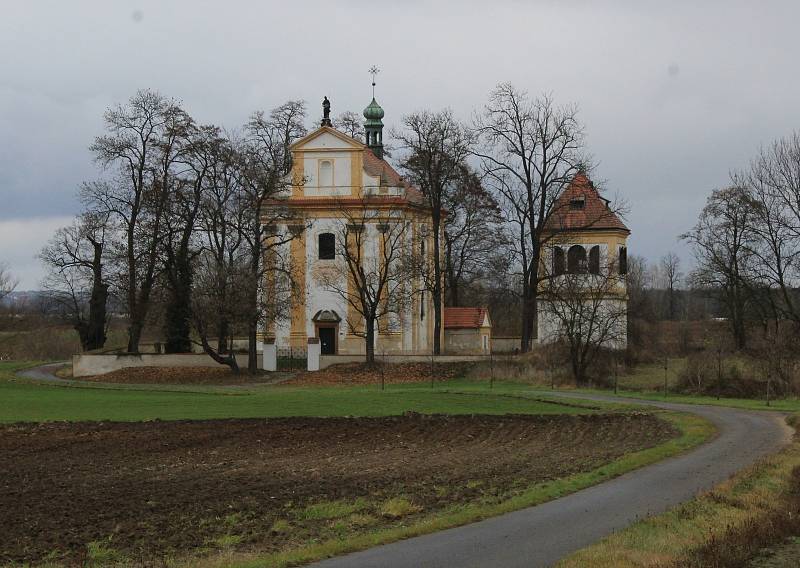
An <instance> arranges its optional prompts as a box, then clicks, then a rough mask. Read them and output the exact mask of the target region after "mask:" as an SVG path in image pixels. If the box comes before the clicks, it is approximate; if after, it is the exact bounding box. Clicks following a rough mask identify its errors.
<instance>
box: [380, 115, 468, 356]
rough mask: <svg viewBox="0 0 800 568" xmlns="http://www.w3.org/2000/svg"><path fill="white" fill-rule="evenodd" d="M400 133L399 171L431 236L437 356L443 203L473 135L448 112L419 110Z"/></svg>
mask: <svg viewBox="0 0 800 568" xmlns="http://www.w3.org/2000/svg"><path fill="white" fill-rule="evenodd" d="M403 126H404V128H403V129H402V130H397V131H394V132H393V135H394V137H395V138H396V139H397V140H398V141H399V143H400V146H401V149H402V150H403V151H405V156H404V158H403V159H402V160H401V161H400V168H401V169H402V171H403V172H405V174H406V175H407V177H408V179H409V181H411V182H412V184H414V185H416V186H417V187H418V188H419V189H420V191H421V192H422V194H423V196H424V197H425V200H426V202H427V205H428V207H430V211H431V229H432V236H433V273H432V278H431V280H432V282H430V293H431V295H432V297H433V307H434V310H433V311H434V324H433V352H434V353H435V354H437V355H438V354H439V353H441V330H442V313H443V312H442V296H443V294H442V291H443V288H442V286H443V280H444V275H443V262H442V260H443V259H442V248H441V247H442V221H443V215H444V212H445V208H446V206H447V203H448V202H449V201H450V200H451V198H452V195H453V193H454V192H455V191H456V188H457V186H458V183H459V181H460V180H461V178H462V174H463V168H464V166H465V164H466V160H467V158H468V156H469V155H470V152H471V151H472V143H473V135H472V134H471V132H470V131H469V129H468V128H466V127H465V126H464V125H463V124H461V123H460V122H458V121H457V120H456V119H455V117H454V116H453V113H452V111H450V110H449V109H447V110H443V111H440V112H437V113H432V112H428V111H422V112H418V113H414V114H410V115H408V116H406V117H404V118H403Z"/></svg>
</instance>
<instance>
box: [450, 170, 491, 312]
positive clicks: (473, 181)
mask: <svg viewBox="0 0 800 568" xmlns="http://www.w3.org/2000/svg"><path fill="white" fill-rule="evenodd" d="M500 221H501V217H500V209H499V207H498V205H497V202H496V201H495V200H494V198H493V197H492V195H490V194H489V193H488V192H487V191H486V189H485V188H484V187H483V185H482V184H481V182H480V179H479V178H478V176H477V175H476V174H475V173H474V172H473V171H471V170H469V169H467V168H464V172H463V175H462V179H461V180H460V181H459V182H458V184H457V185H456V188H455V191H454V192H453V195H452V198H451V199H450V202H449V204H448V205H447V216H446V218H445V223H444V248H445V250H444V267H445V270H444V275H445V280H444V282H445V286H444V288H445V301H446V302H447V305H448V306H460V305H461V291H462V290H463V288H465V287H467V286H469V285H470V284H472V283H473V282H474V281H475V280H477V279H478V278H480V277H482V276H483V275H484V273H485V271H486V270H487V269H488V268H489V266H490V264H491V262H492V261H493V260H494V256H495V254H496V252H497V251H498V250H500V249H502V248H504V245H505V243H504V242H503V238H502V237H503V233H502V231H499V230H498V228H497V225H498V224H499V223H500Z"/></svg>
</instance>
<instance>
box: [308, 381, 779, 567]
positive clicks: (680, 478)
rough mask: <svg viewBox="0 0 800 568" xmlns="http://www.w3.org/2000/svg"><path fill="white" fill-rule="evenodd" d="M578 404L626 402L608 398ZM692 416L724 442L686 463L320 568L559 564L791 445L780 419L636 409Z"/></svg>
mask: <svg viewBox="0 0 800 568" xmlns="http://www.w3.org/2000/svg"><path fill="white" fill-rule="evenodd" d="M574 397H575V398H584V399H596V400H619V401H623V402H631V401H630V399H615V398H614V397H605V396H588V395H582V394H579V395H574ZM637 402H641V403H643V404H652V405H654V406H658V407H660V408H667V409H670V410H680V411H685V412H691V413H693V414H696V415H698V416H701V417H703V418H705V419H707V420H710V421H711V422H713V423H714V424H715V425H716V426H717V428H718V429H719V435H718V436H717V437H715V438H714V439H713V440H711V441H709V442H707V443H705V444H703V445H701V446H700V447H698V448H696V449H694V450H692V451H690V452H688V453H686V454H682V455H680V456H676V457H673V458H670V459H667V460H664V461H662V462H659V463H656V464H652V465H649V466H647V467H644V468H641V469H638V470H636V471H632V472H630V473H627V474H625V475H622V476H620V477H618V478H616V479H612V480H610V481H607V482H605V483H602V484H600V485H596V486H594V487H590V488H588V489H584V490H583V491H579V492H577V493H573V494H572V495H568V496H566V497H562V498H561V499H556V500H554V501H550V502H548V503H544V504H542V505H538V506H536V507H531V508H528V509H522V510H520V511H516V512H513V513H508V514H505V515H502V516H499V517H494V518H491V519H487V520H485V521H481V522H478V523H474V524H471V525H466V526H463V527H457V528H453V529H448V530H445V531H441V532H438V533H433V534H429V535H425V536H420V537H415V538H411V539H408V540H404V541H400V542H395V543H392V544H387V545H383V546H379V547H376V548H371V549H369V550H365V551H363V552H356V553H353V554H349V555H345V556H341V557H338V558H333V559H330V560H325V561H323V562H319V563H317V564H314V565H313V566H315V567H318V568H345V567H346V568H368V567H369V568H395V567H397V568H400V567H403V568H405V567H414V568H439V567H448V568H449V567H458V568H471V567H475V568H478V567H480V568H484V567H493V566H498V567H500V566H502V567H504V568H516V567H519V568H523V567H524V568H531V567H538V566H549V565H551V564H553V563H555V562H556V561H557V560H559V559H560V558H563V557H564V556H566V555H567V554H569V553H571V552H574V551H576V550H578V549H580V548H583V547H585V546H588V545H589V544H591V543H593V542H595V541H597V540H599V539H601V538H603V537H605V536H607V535H608V534H610V533H612V532H614V531H617V530H619V529H622V528H624V527H626V526H628V525H629V524H631V523H633V522H634V521H636V520H637V519H640V518H642V517H646V516H648V515H652V514H656V513H661V512H663V511H665V510H667V509H669V508H671V507H673V506H675V505H677V504H679V503H682V502H684V501H687V500H689V499H691V498H693V497H694V496H695V494H697V493H698V492H699V491H704V490H707V489H710V488H711V487H713V486H714V485H716V484H717V483H719V482H721V481H723V480H725V479H727V478H728V477H730V476H731V475H732V474H733V473H734V472H736V471H738V470H739V469H741V468H743V467H745V466H747V465H750V464H751V463H753V462H754V461H756V460H757V459H758V458H760V457H762V456H765V455H767V454H770V453H772V452H775V451H777V450H778V449H780V448H781V447H782V446H784V445H785V444H786V443H788V442H789V439H790V437H791V429H789V428H788V427H787V426H786V425H785V423H784V421H783V417H782V416H781V415H780V414H777V413H767V412H753V411H744V410H736V409H731V408H723V407H715V406H697V405H683V404H668V403H660V402H652V401H637Z"/></svg>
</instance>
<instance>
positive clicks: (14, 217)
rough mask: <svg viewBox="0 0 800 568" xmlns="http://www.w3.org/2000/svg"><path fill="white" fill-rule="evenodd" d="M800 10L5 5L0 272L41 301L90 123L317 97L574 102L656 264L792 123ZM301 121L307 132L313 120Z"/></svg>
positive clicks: (89, 174)
mask: <svg viewBox="0 0 800 568" xmlns="http://www.w3.org/2000/svg"><path fill="white" fill-rule="evenodd" d="M798 19H800V2H797V1H791V0H787V1H784V2H777V1H775V2H769V1H766V2H755V1H749V2H735V1H730V0H729V1H719V2H715V1H703V2H690V1H686V2H682V1H677V0H676V1H671V2H656V1H652V2H647V1H643V0H631V1H622V0H620V1H615V2H612V1H608V2H599V1H598V2H590V1H588V0H587V1H581V0H560V1H556V0H550V1H527V2H526V1H508V2H501V1H492V2H488V1H481V2H466V1H461V2H424V1H397V2H388V1H378V0H372V1H370V2H367V1H355V0H354V1H343V0H336V1H332V0H328V1H326V2H315V1H310V0H305V1H302V2H299V1H295V2H286V1H280V2H278V1H276V2H255V1H253V2H237V1H234V0H226V1H225V2H218V1H217V2H200V1H198V0H193V1H176V0H173V1H167V0H163V1H159V2H126V1H122V0H118V1H114V2H109V1H97V2H89V1H79V0H71V1H69V2H64V1H52V2H44V1H37V0H31V1H28V2H8V3H4V5H3V11H2V16H0V62H1V65H0V136H2V140H1V141H0V262H1V261H5V262H6V263H8V264H9V265H10V266H11V268H12V271H14V272H15V273H16V274H17V275H18V276H19V277H20V278H21V286H20V288H21V289H33V288H37V287H38V282H39V280H40V278H41V268H40V266H39V264H38V261H37V260H36V259H35V254H36V253H37V251H38V250H39V249H40V248H41V246H42V245H43V244H44V243H45V242H46V240H47V239H48V237H49V236H50V234H51V233H52V231H53V230H54V229H55V228H57V227H58V226H60V225H63V224H65V223H67V222H68V221H69V219H70V217H71V216H72V215H74V214H75V213H76V212H77V210H78V203H77V201H76V198H75V192H76V188H77V186H78V184H80V182H81V181H83V180H88V179H92V178H95V177H97V176H98V175H99V172H98V170H97V168H96V166H95V165H94V164H93V163H92V159H91V155H90V154H89V151H88V146H89V144H90V143H91V142H92V139H93V137H94V136H96V135H98V134H100V133H101V132H102V128H103V124H102V113H103V111H104V110H105V109H106V108H107V107H109V106H110V105H112V104H114V103H116V102H120V101H124V100H125V99H127V98H128V97H130V96H131V95H132V94H133V93H134V92H135V91H136V90H137V89H140V88H152V89H156V90H159V91H161V92H162V93H164V94H166V95H169V96H172V97H175V98H177V99H180V100H181V101H183V104H184V107H185V108H186V110H187V111H188V112H189V113H190V114H192V116H193V117H194V118H195V119H196V120H197V121H198V122H201V123H214V124H219V125H223V126H226V127H229V128H232V127H236V126H239V125H241V124H242V123H243V122H244V121H245V119H246V117H247V116H248V115H249V114H250V113H251V112H252V111H254V110H256V109H269V108H271V107H273V106H276V105H278V104H280V103H281V102H283V101H285V100H287V99H290V98H292V99H294V98H302V99H306V100H307V101H308V103H309V110H310V111H311V112H310V119H309V122H310V123H311V121H312V120H313V121H314V122H316V120H317V119H318V117H317V115H318V114H320V113H321V110H320V107H319V105H320V101H321V99H322V97H323V96H324V95H327V96H328V97H329V98H330V99H331V102H332V107H333V114H334V115H336V114H338V113H339V112H341V111H343V110H348V109H349V110H356V111H360V110H361V109H363V108H364V107H365V106H366V105H367V104H368V103H369V100H370V77H369V75H368V73H367V69H368V68H369V67H370V66H371V65H378V66H379V67H380V68H381V73H380V75H379V77H378V87H377V98H378V101H379V102H380V103H381V105H382V106H383V108H384V109H385V110H386V118H385V119H384V122H385V123H386V124H387V126H388V127H391V126H392V125H395V124H397V123H398V122H399V120H400V118H401V116H402V115H403V114H405V113H408V112H411V111H413V110H417V109H422V108H428V109H433V110H437V109H440V108H443V107H446V106H449V107H451V108H452V109H453V110H454V112H455V113H456V114H457V115H458V116H459V117H461V118H464V119H468V118H469V117H470V116H471V115H472V113H473V112H474V111H475V110H476V109H478V108H479V107H480V106H481V105H482V104H483V102H484V101H485V100H486V97H487V94H488V92H489V91H490V90H491V89H492V87H493V86H494V85H495V84H497V83H499V82H502V81H510V82H512V83H513V84H514V85H516V86H517V87H519V88H522V89H526V90H528V91H529V92H530V93H531V94H538V93H542V92H550V93H552V94H553V96H554V97H555V99H556V100H557V101H559V102H563V103H570V102H574V103H577V105H578V106H579V108H580V117H581V119H582V121H583V122H584V123H585V125H586V130H587V134H588V149H589V151H590V152H591V153H592V154H593V156H594V157H595V160H596V161H597V162H598V164H599V166H598V168H597V170H596V176H597V177H599V178H602V179H603V180H604V181H605V183H606V187H607V189H608V190H609V192H610V193H619V194H621V195H622V196H624V197H625V198H626V199H627V200H628V201H629V202H630V205H631V212H630V214H629V216H628V219H627V220H626V221H627V223H628V225H629V227H630V228H631V229H632V231H633V234H632V238H631V241H630V243H629V249H630V251H631V254H640V255H643V256H645V257H647V258H649V259H657V258H658V257H659V256H661V255H663V254H664V253H666V252H667V251H669V250H675V251H677V252H679V253H680V254H681V255H682V256H683V257H684V259H685V261H686V263H688V262H689V260H690V259H689V255H688V252H687V251H686V250H685V248H684V247H683V246H682V245H681V244H680V243H678V242H677V240H676V236H677V235H678V234H680V233H681V232H683V231H685V230H687V229H688V228H689V227H691V225H692V224H693V223H694V220H695V219H696V216H697V213H698V212H699V210H700V208H701V207H702V205H703V202H704V200H705V197H706V195H707V194H708V193H709V192H710V191H711V190H712V189H714V188H716V187H719V186H721V185H724V184H725V183H726V180H727V177H728V173H729V171H730V170H731V169H733V168H737V167H740V166H742V165H744V164H746V163H747V161H748V160H749V159H750V157H751V156H752V155H753V154H754V153H755V152H756V151H757V150H758V148H759V146H761V145H762V144H766V143H769V142H770V141H771V140H772V139H774V138H777V137H780V136H785V135H787V134H789V133H790V132H791V131H792V130H793V129H795V128H798V127H800V104H798V102H799V101H800V73H798V55H799V54H800V53H798V52H799V50H800V48H798V42H797V32H796V26H797V22H798ZM309 125H311V124H309Z"/></svg>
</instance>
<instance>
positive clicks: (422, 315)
mask: <svg viewBox="0 0 800 568" xmlns="http://www.w3.org/2000/svg"><path fill="white" fill-rule="evenodd" d="M419 321H425V292H423V293H422V294H420V295H419Z"/></svg>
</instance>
